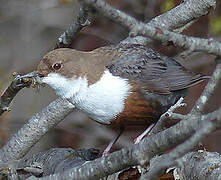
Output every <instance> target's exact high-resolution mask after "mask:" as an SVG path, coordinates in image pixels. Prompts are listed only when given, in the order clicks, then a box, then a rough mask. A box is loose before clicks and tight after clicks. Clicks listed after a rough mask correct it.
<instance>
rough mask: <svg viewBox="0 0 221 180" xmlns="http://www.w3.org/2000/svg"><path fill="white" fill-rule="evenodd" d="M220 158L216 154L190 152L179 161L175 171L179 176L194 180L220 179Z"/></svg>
mask: <svg viewBox="0 0 221 180" xmlns="http://www.w3.org/2000/svg"><path fill="white" fill-rule="evenodd" d="M220 167H221V156H220V154H218V153H216V152H206V151H198V152H191V153H189V154H187V155H185V156H184V157H183V158H182V159H180V160H179V166H178V169H177V172H178V174H180V176H182V175H184V176H185V177H186V179H193V177H194V180H214V179H217V180H218V179H220V178H221V169H220Z"/></svg>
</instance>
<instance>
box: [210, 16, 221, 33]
mask: <svg viewBox="0 0 221 180" xmlns="http://www.w3.org/2000/svg"><path fill="white" fill-rule="evenodd" d="M210 31H211V33H212V34H213V35H219V34H221V17H220V16H218V17H214V18H211V19H210Z"/></svg>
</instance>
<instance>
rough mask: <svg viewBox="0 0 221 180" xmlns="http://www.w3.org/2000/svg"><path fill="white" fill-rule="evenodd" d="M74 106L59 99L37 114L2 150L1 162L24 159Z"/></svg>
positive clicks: (0, 151)
mask: <svg viewBox="0 0 221 180" xmlns="http://www.w3.org/2000/svg"><path fill="white" fill-rule="evenodd" d="M73 108H74V106H73V105H72V104H70V103H69V102H68V101H66V100H63V99H61V98H58V99H57V100H55V101H53V102H52V103H50V104H49V105H48V106H47V107H46V108H44V109H43V110H42V111H41V112H39V113H37V114H35V115H34V116H33V117H32V118H31V119H30V120H29V121H28V122H27V123H26V124H25V125H24V126H23V127H22V128H21V129H20V130H19V131H18V132H17V133H16V134H15V135H14V136H12V137H11V139H10V140H9V141H8V142H7V144H6V145H4V146H3V147H2V148H1V150H0V162H6V161H10V160H15V159H19V158H22V157H23V156H24V155H25V154H26V153H27V152H28V151H29V150H30V148H31V147H32V146H34V145H35V144H36V143H37V142H38V141H39V140H40V139H41V138H42V136H44V135H45V134H46V133H47V132H48V131H49V130H50V129H51V128H53V127H55V126H56V125H57V124H58V123H59V122H60V121H62V120H63V119H64V118H65V117H66V116H67V115H68V114H69V113H70V112H72V111H73Z"/></svg>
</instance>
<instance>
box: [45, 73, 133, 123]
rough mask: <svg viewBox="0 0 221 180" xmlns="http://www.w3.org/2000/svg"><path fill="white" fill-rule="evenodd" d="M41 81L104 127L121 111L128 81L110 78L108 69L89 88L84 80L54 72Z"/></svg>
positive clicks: (127, 90)
mask: <svg viewBox="0 0 221 180" xmlns="http://www.w3.org/2000/svg"><path fill="white" fill-rule="evenodd" d="M42 81H43V82H44V83H46V84H48V85H50V86H51V87H52V88H53V89H54V90H55V92H56V94H57V95H59V96H61V97H63V98H66V99H68V100H69V101H70V102H71V103H72V104H74V105H75V106H76V107H77V108H78V109H80V110H82V111H83V112H85V113H86V114H87V115H88V116H89V117H90V118H92V119H94V120H95V121H98V122H100V123H104V124H110V120H111V119H114V118H115V117H116V116H117V115H118V114H119V113H120V112H122V111H123V109H124V102H125V99H126V97H127V96H128V95H129V93H130V85H129V83H128V82H127V80H125V79H122V78H120V77H117V76H113V75H112V74H111V73H110V72H109V71H108V70H106V71H105V72H104V74H103V75H102V77H101V79H100V80H99V81H97V82H96V83H94V84H92V85H90V86H88V81H87V79H86V77H83V78H81V77H80V78H78V79H76V78H72V79H67V78H65V77H63V76H61V75H59V74H57V73H50V74H49V75H48V76H47V77H44V78H43V80H42Z"/></svg>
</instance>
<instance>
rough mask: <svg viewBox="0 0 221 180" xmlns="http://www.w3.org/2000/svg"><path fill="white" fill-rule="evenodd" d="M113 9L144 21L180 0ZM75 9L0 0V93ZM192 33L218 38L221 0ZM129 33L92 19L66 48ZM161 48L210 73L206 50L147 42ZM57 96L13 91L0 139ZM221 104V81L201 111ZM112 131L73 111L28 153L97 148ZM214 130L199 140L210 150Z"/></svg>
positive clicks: (49, 45)
mask: <svg viewBox="0 0 221 180" xmlns="http://www.w3.org/2000/svg"><path fill="white" fill-rule="evenodd" d="M108 2H109V3H110V4H111V5H112V6H114V7H117V8H118V9H121V10H122V11H124V12H126V13H128V14H130V15H131V16H134V17H136V18H137V19H139V20H141V21H146V22H148V21H149V20H150V19H151V18H153V17H155V16H157V15H159V14H161V13H164V12H166V11H168V10H169V9H171V8H173V7H174V6H176V5H178V4H179V3H180V0H137V1H134V0H120V1H119V0H108ZM78 11H79V5H78V3H77V1H76V0H0V93H2V92H3V91H4V89H5V88H7V86H8V85H9V84H10V82H11V80H12V75H11V74H12V72H14V71H16V72H19V73H22V74H23V73H27V72H30V71H33V70H35V68H36V65H37V64H38V63H39V61H40V59H41V57H42V56H43V55H44V54H46V53H47V52H48V51H50V50H52V49H53V47H54V45H55V42H56V38H57V37H59V36H60V34H61V33H62V32H63V31H64V30H65V28H67V27H68V25H69V24H71V23H72V22H73V21H74V19H75V18H76V14H77V12H78ZM184 33H185V34H188V35H191V36H197V37H204V38H208V37H212V38H214V39H216V40H220V39H221V3H220V1H217V7H216V9H215V10H211V13H210V14H209V15H208V16H205V17H202V18H201V19H200V20H199V21H197V22H196V23H195V24H194V25H192V26H191V27H189V28H188V29H187V30H185V31H184ZM127 36H128V30H127V29H125V28H124V27H122V26H120V25H118V24H116V23H114V22H113V21H111V20H108V19H106V18H104V17H99V16H98V17H97V18H96V20H92V23H91V25H90V26H89V27H86V28H84V29H83V30H82V31H81V33H80V34H79V35H78V36H77V37H76V38H75V39H73V43H72V45H71V48H75V49H78V50H83V51H90V50H93V49H95V48H97V47H100V46H104V45H107V44H110V43H117V42H119V41H120V40H122V39H124V38H126V37H127ZM151 46H152V47H153V48H155V49H157V50H158V51H160V52H161V53H163V54H166V55H168V56H172V57H177V59H178V60H179V62H180V63H181V64H183V65H184V66H186V67H187V68H189V69H192V70H193V71H194V72H197V73H201V74H205V75H210V74H212V72H213V70H214V68H215V61H214V58H215V57H214V56H212V55H208V54H205V53H192V54H190V55H189V56H188V57H185V58H184V57H182V56H179V55H180V53H181V52H182V51H181V50H180V49H178V48H174V47H173V46H162V45H160V43H159V42H154V43H153V44H152V45H151ZM205 85H206V82H205V83H201V84H198V85H197V86H195V87H192V88H190V90H189V92H188V95H187V96H186V98H185V102H186V103H187V105H188V106H187V107H185V108H180V109H178V112H180V113H182V114H185V113H187V112H188V111H189V110H190V109H191V107H192V106H193V104H194V102H195V101H196V99H197V98H198V97H199V95H200V94H201V92H202V90H203V88H204V86H205ZM55 98H56V96H55V94H54V93H53V91H52V90H51V89H50V88H48V87H45V88H41V89H40V90H39V91H37V90H36V89H32V88H25V89H23V90H22V91H21V92H20V93H19V94H17V96H16V97H15V99H14V101H13V103H12V105H11V109H12V110H11V111H10V112H6V113H4V114H3V116H1V117H0V145H1V146H2V145H4V144H5V143H6V142H7V140H8V138H10V136H11V135H13V134H14V133H15V132H17V131H18V130H19V128H21V127H22V126H23V124H24V123H25V122H26V121H27V120H28V119H30V118H31V117H32V115H33V114H35V113H37V112H39V111H40V110H41V109H42V108H44V107H45V106H47V105H48V104H49V103H50V102H51V101H53V100H54V99H55ZM220 105H221V93H220V85H219V87H218V88H217V90H216V92H215V93H214V96H213V98H211V100H210V101H209V103H208V105H207V107H206V109H205V112H210V111H213V110H215V109H216V108H217V107H220ZM140 133H141V131H135V132H125V133H124V135H123V136H121V138H120V140H119V141H118V142H117V144H116V146H115V149H119V148H122V147H125V146H128V145H130V144H132V143H133V139H134V138H135V137H136V136H137V135H139V134H140ZM115 135H116V132H115V131H113V130H112V129H109V128H107V127H105V126H103V125H100V124H97V123H96V122H94V121H91V120H89V119H88V118H87V117H86V116H85V115H84V114H82V113H80V112H77V111H75V112H74V113H72V114H70V115H69V116H68V117H67V118H65V120H63V122H62V123H60V124H59V125H58V126H57V127H56V128H55V129H53V130H51V132H50V133H48V134H47V135H46V136H45V137H44V138H43V139H42V140H41V141H40V142H39V143H38V144H36V145H35V146H34V148H33V149H32V151H31V153H33V152H39V151H43V150H46V149H49V148H52V147H72V148H75V149H76V148H90V147H94V148H99V149H100V150H103V149H104V148H105V146H106V145H107V144H108V142H109V141H110V140H111V139H112V138H113V137H114V136H115ZM219 138H221V133H220V132H219V131H217V132H216V133H213V134H212V135H210V136H209V137H208V138H207V139H206V140H205V141H204V143H205V144H206V145H205V146H206V148H207V149H208V150H210V151H218V152H221V144H220V143H218V139H219Z"/></svg>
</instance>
